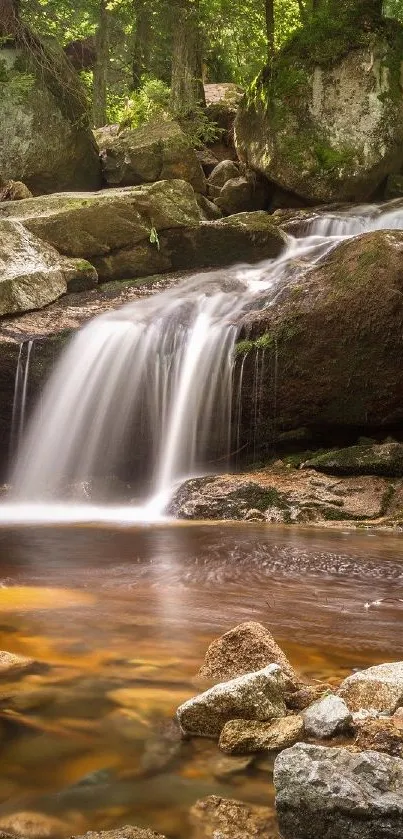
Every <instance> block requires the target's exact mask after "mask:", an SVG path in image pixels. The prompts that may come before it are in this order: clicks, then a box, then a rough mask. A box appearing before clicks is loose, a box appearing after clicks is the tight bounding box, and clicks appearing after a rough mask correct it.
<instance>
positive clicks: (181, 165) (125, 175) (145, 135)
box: [95, 120, 206, 193]
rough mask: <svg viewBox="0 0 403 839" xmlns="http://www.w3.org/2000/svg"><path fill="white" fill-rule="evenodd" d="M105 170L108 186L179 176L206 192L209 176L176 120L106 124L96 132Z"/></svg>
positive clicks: (130, 184) (133, 184)
mask: <svg viewBox="0 0 403 839" xmlns="http://www.w3.org/2000/svg"><path fill="white" fill-rule="evenodd" d="M95 138H96V140H97V143H98V145H99V148H100V154H101V161H102V170H103V175H104V178H105V180H106V182H107V183H108V184H109V186H137V185H138V184H142V183H152V182H153V181H163V180H170V179H177V180H178V179H179V180H183V181H188V183H190V184H192V186H193V188H194V189H195V191H196V192H201V193H204V192H205V191H206V179H205V175H204V172H203V169H202V167H201V164H200V162H199V160H198V158H197V156H196V152H195V151H194V149H193V148H192V146H191V143H190V141H189V139H188V138H187V136H186V134H185V133H184V132H183V131H182V129H181V128H180V126H179V125H178V124H177V123H176V122H170V121H168V120H167V121H166V122H164V121H160V122H158V123H149V124H147V125H143V126H141V127H140V128H134V129H130V128H125V129H123V130H120V128H119V126H117V125H112V126H110V125H107V126H105V128H99V129H98V130H97V131H96V132H95Z"/></svg>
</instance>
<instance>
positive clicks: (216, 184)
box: [207, 160, 240, 197]
mask: <svg viewBox="0 0 403 839" xmlns="http://www.w3.org/2000/svg"><path fill="white" fill-rule="evenodd" d="M239 174H240V173H239V166H237V164H236V163H234V161H233V160H221V162H220V163H218V165H217V166H216V167H215V169H213V171H212V173H211V175H209V177H208V179H207V189H208V193H209V195H213V196H214V197H216V196H217V195H219V193H220V191H221V189H222V187H223V186H224V184H226V183H227V181H229V180H232V179H233V178H239Z"/></svg>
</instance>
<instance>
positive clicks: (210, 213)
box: [196, 193, 222, 221]
mask: <svg viewBox="0 0 403 839" xmlns="http://www.w3.org/2000/svg"><path fill="white" fill-rule="evenodd" d="M196 201H197V203H198V205H199V208H200V212H201V215H202V218H203V219H204V221H215V220H216V219H219V218H222V212H221V210H219V208H218V207H217V204H214V202H213V201H209V199H208V198H206V196H205V195H200V193H197V195H196Z"/></svg>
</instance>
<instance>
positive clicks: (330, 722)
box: [303, 694, 353, 738]
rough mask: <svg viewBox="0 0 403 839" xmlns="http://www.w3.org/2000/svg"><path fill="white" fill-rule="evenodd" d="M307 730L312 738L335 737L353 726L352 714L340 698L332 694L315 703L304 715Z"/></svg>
mask: <svg viewBox="0 0 403 839" xmlns="http://www.w3.org/2000/svg"><path fill="white" fill-rule="evenodd" d="M303 718H304V723H305V730H306V733H307V734H310V735H311V737H318V738H325V737H334V736H335V734H339V733H340V732H342V731H345V730H346V729H347V728H348V726H349V725H350V724H351V722H352V720H353V718H352V714H351V712H350V711H349V709H348V708H347V705H346V703H345V702H344V701H343V699H340V697H339V696H335V695H334V694H330V696H324V697H323V699H319V700H318V702H314V704H313V705H311V706H310V707H309V708H307V709H306V711H305V712H304V714H303Z"/></svg>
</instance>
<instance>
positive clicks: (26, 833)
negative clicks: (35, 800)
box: [0, 811, 69, 839]
mask: <svg viewBox="0 0 403 839" xmlns="http://www.w3.org/2000/svg"><path fill="white" fill-rule="evenodd" d="M68 829H69V826H68V824H67V825H66V823H65V822H64V821H62V820H61V819H58V818H56V816H49V815H48V814H47V813H36V812H34V811H32V812H31V811H26V812H25V811H24V812H20V813H11V814H10V815H7V816H2V817H1V819H0V830H5V831H7V832H8V831H10V832H11V833H12V834H13V835H14V836H21V837H22V838H23V839H48V837H52V839H53V837H54V836H65V835H66V832H68Z"/></svg>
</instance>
